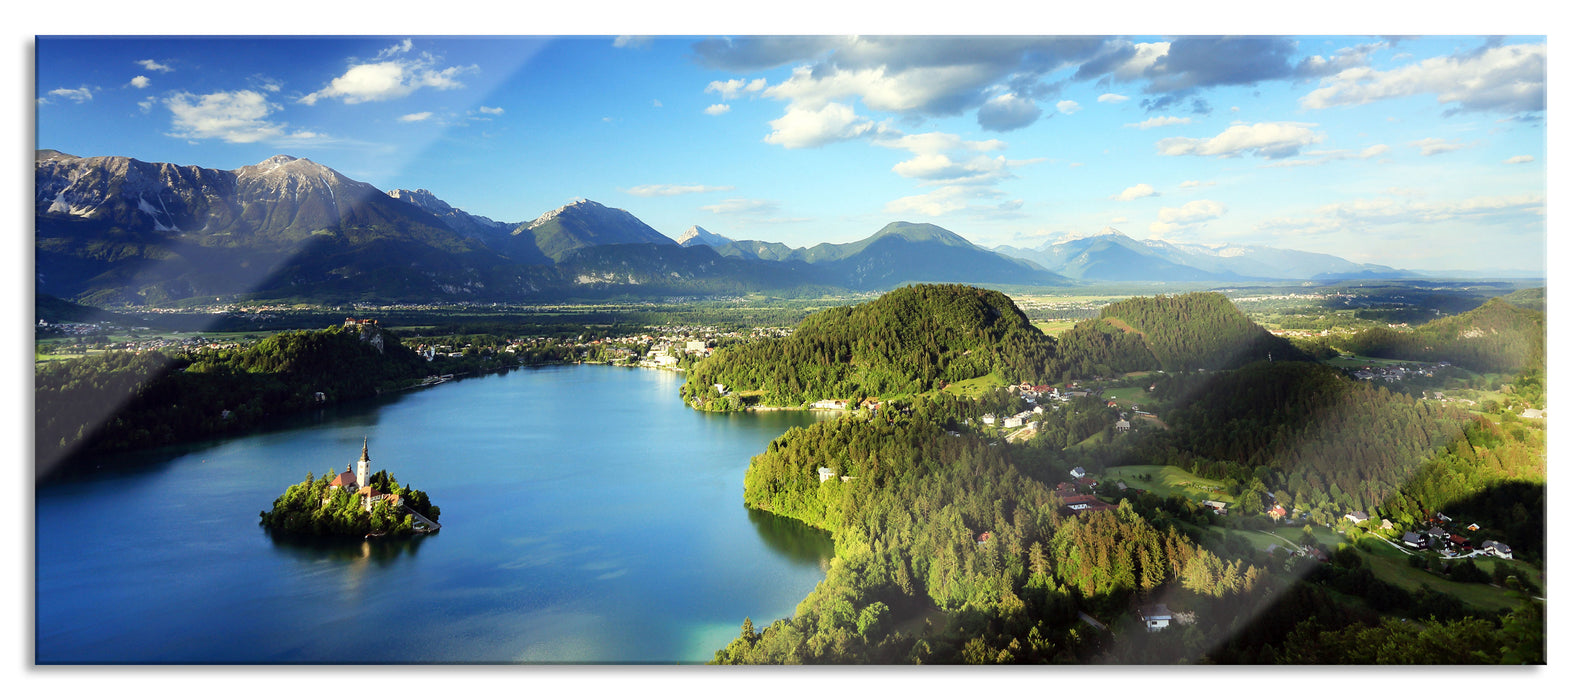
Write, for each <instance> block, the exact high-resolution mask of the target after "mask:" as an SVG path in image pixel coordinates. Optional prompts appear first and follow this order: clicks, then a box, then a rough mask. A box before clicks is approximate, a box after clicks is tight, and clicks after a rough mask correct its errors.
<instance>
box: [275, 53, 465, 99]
mask: <svg viewBox="0 0 1582 700" xmlns="http://www.w3.org/2000/svg"><path fill="white" fill-rule="evenodd" d="M411 50H412V40H411V39H407V40H405V41H403V42H402V43H400V44H397V45H395V46H392V47H390V48H387V49H385V50H383V51H380V52H379V55H378V56H377V57H376V58H375V59H374V60H373V61H371V62H365V63H355V64H353V65H352V66H351V67H350V68H347V69H346V72H345V73H342V74H341V75H340V76H339V77H337V78H335V79H333V80H331V81H330V84H329V85H327V86H325V87H324V89H322V90H319V91H317V92H313V93H310V94H308V95H306V96H304V97H302V98H301V99H299V100H298V102H301V103H302V104H306V105H312V104H315V103H317V102H318V101H319V100H321V99H334V98H340V100H341V101H342V102H344V103H346V104H358V103H361V102H381V101H384V100H393V99H397V98H400V97H406V96H407V95H410V94H412V93H413V92H416V91H417V90H419V89H422V88H434V89H437V90H453V89H456V88H460V87H465V86H464V85H463V84H462V83H461V82H460V81H458V80H457V79H456V78H457V77H458V76H460V75H461V74H463V73H470V72H474V71H476V70H478V67H477V66H449V67H444V68H440V67H438V63H439V59H438V58H437V57H435V56H433V55H431V54H429V53H427V52H422V53H419V54H418V55H417V56H416V57H413V58H406V57H405V55H406V54H407V53H409V52H410V51H411Z"/></svg>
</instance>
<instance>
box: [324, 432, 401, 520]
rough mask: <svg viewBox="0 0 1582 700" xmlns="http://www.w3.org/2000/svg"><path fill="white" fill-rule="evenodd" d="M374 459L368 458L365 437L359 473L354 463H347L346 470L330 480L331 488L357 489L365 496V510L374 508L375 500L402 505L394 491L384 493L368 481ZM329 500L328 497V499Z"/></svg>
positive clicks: (359, 461)
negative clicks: (353, 467) (354, 469)
mask: <svg viewBox="0 0 1582 700" xmlns="http://www.w3.org/2000/svg"><path fill="white" fill-rule="evenodd" d="M371 463H372V460H370V459H368V438H366V437H365V438H363V456H362V458H361V459H359V460H357V473H356V475H353V474H352V465H350V464H348V465H346V471H344V472H341V473H339V474H336V475H335V478H334V479H331V480H330V488H332V489H342V490H345V491H355V492H356V493H357V495H359V496H362V498H363V510H365V511H367V510H373V507H374V501H381V500H383V501H389V502H390V505H393V506H395V507H397V508H399V507H401V497H400V496H397V495H396V494H393V493H384V492H383V491H380V490H379V487H378V486H374V485H371V484H369V483H368V466H369V465H370V464H371ZM326 500H328V499H326Z"/></svg>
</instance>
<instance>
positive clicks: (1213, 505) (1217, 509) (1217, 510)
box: [1203, 501, 1229, 515]
mask: <svg viewBox="0 0 1582 700" xmlns="http://www.w3.org/2000/svg"><path fill="white" fill-rule="evenodd" d="M1203 505H1205V506H1207V507H1208V508H1209V509H1211V510H1213V511H1214V514H1215V515H1224V514H1226V513H1227V512H1229V511H1227V510H1226V506H1227V505H1229V504H1227V503H1225V502H1224V501H1204V502H1203Z"/></svg>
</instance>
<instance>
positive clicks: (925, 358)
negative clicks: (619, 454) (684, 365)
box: [681, 285, 1058, 408]
mask: <svg viewBox="0 0 1582 700" xmlns="http://www.w3.org/2000/svg"><path fill="white" fill-rule="evenodd" d="M1053 350H1054V341H1053V339H1051V338H1049V337H1048V336H1046V335H1044V334H1043V333H1042V332H1040V331H1039V330H1038V329H1037V328H1034V327H1033V326H1032V324H1031V323H1029V322H1028V321H1027V317H1026V316H1025V315H1023V314H1022V312H1021V310H1020V309H1017V308H1016V305H1015V304H1013V303H1011V300H1010V298H1008V297H1006V296H1005V295H1004V294H1001V293H999V292H994V291H989V290H983V289H976V288H973V287H967V286H962V285H914V286H910V287H904V288H902V289H898V290H895V291H893V292H890V293H889V294H886V295H884V296H882V297H879V298H878V299H876V300H874V301H872V302H869V303H866V304H862V305H859V306H852V307H841V308H835V309H828V310H826V311H821V312H819V313H816V314H814V315H812V316H809V317H808V318H806V319H804V320H803V321H802V323H801V324H799V325H798V326H797V328H796V331H795V332H793V333H792V334H791V335H790V336H787V337H784V338H775V339H769V340H760V341H755V342H752V343H746V344H743V345H736V346H731V347H727V348H723V349H722V350H720V351H719V352H717V353H716V354H715V355H714V356H712V357H710V358H708V359H706V360H704V361H702V362H700V363H698V364H697V365H694V366H693V368H692V370H691V371H690V372H688V374H687V383H686V385H685V386H683V387H682V390H681V393H682V397H683V398H684V399H686V400H687V401H689V402H692V401H693V400H694V399H696V402H697V405H699V406H701V407H704V408H726V406H725V405H723V404H724V403H725V402H726V401H727V400H728V399H729V398H731V397H722V396H721V395H720V394H719V392H718V391H716V390H715V389H714V385H715V384H722V385H724V386H725V387H726V388H727V389H728V390H730V391H732V392H742V391H761V392H762V394H761V400H762V402H763V403H765V404H768V405H776V406H795V405H799V404H802V403H804V402H808V401H816V400H819V399H826V398H842V399H844V398H849V397H853V396H864V397H865V396H898V395H906V394H918V393H922V392H924V391H928V390H930V389H934V388H937V387H938V386H940V385H941V384H942V383H948V382H955V381H961V380H964V379H971V378H973V377H979V376H983V375H985V374H988V373H990V372H997V373H998V374H999V375H1000V376H1001V377H1003V378H1005V379H1006V380H1008V381H1038V382H1043V381H1045V380H1047V379H1050V378H1052V377H1058V370H1057V368H1056V366H1055V364H1054V362H1053V358H1054V354H1053Z"/></svg>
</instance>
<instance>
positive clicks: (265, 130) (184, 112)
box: [165, 90, 320, 143]
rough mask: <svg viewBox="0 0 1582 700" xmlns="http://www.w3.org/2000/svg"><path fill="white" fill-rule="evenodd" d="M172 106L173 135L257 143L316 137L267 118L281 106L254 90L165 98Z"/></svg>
mask: <svg viewBox="0 0 1582 700" xmlns="http://www.w3.org/2000/svg"><path fill="white" fill-rule="evenodd" d="M165 106H166V107H167V108H169V109H170V114H171V126H172V127H173V128H174V131H172V132H171V134H170V135H171V136H175V137H177V138H186V139H220V140H222V141H227V142H229V143H255V142H258V141H266V140H278V139H282V138H297V139H302V138H314V137H318V136H320V135H319V134H313V133H311V132H297V133H294V134H289V135H288V134H287V133H286V125H285V124H283V123H277V122H271V121H269V120H268V119H266V117H268V116H269V115H270V114H271V113H273V112H275V111H277V110H278V109H280V108H279V107H278V106H276V105H274V104H273V103H271V102H269V100H267V99H265V97H264V95H263V94H262V93H259V92H254V91H252V90H236V91H234V92H215V93H210V94H207V95H193V94H191V93H187V92H182V93H177V94H175V95H172V96H171V97H169V98H167V99H166V100H165Z"/></svg>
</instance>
